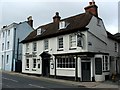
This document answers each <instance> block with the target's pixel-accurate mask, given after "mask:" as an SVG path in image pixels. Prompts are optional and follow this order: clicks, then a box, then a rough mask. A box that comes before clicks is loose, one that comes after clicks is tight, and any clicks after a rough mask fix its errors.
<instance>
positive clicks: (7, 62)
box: [6, 55, 9, 64]
mask: <svg viewBox="0 0 120 90" xmlns="http://www.w3.org/2000/svg"><path fill="white" fill-rule="evenodd" d="M8 62H9V55H7V60H6V64H8Z"/></svg>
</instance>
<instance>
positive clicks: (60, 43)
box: [57, 36, 64, 50]
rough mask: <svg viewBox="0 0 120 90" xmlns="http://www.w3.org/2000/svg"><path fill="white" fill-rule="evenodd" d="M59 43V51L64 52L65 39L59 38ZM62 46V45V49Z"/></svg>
mask: <svg viewBox="0 0 120 90" xmlns="http://www.w3.org/2000/svg"><path fill="white" fill-rule="evenodd" d="M60 39H62V41H60ZM57 41H58V50H63V48H64V39H63V36H60V37H58V38H57ZM61 45H62V47H61Z"/></svg>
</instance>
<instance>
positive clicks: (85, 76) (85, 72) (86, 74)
mask: <svg viewBox="0 0 120 90" xmlns="http://www.w3.org/2000/svg"><path fill="white" fill-rule="evenodd" d="M90 64H91V63H90V62H82V64H81V65H82V81H85V82H86V81H91V79H90V78H91V69H90V67H91V66H90Z"/></svg>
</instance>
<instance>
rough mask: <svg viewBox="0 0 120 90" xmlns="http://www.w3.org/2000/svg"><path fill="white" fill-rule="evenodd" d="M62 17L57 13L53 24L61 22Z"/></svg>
mask: <svg viewBox="0 0 120 90" xmlns="http://www.w3.org/2000/svg"><path fill="white" fill-rule="evenodd" d="M60 18H61V17H60V16H59V13H58V12H56V15H55V16H54V17H53V22H59V21H60Z"/></svg>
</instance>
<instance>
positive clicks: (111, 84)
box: [4, 71, 120, 90]
mask: <svg viewBox="0 0 120 90" xmlns="http://www.w3.org/2000/svg"><path fill="white" fill-rule="evenodd" d="M4 72H5V73H9V74H16V75H22V76H25V77H31V78H37V79H40V80H48V81H54V82H60V83H65V84H72V85H75V86H78V87H81V86H83V87H86V88H119V90H120V78H118V79H117V80H116V81H115V82H113V81H111V80H107V81H104V82H75V81H70V80H63V79H55V78H47V77H42V76H35V75H27V74H22V73H16V72H6V71H4Z"/></svg>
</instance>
